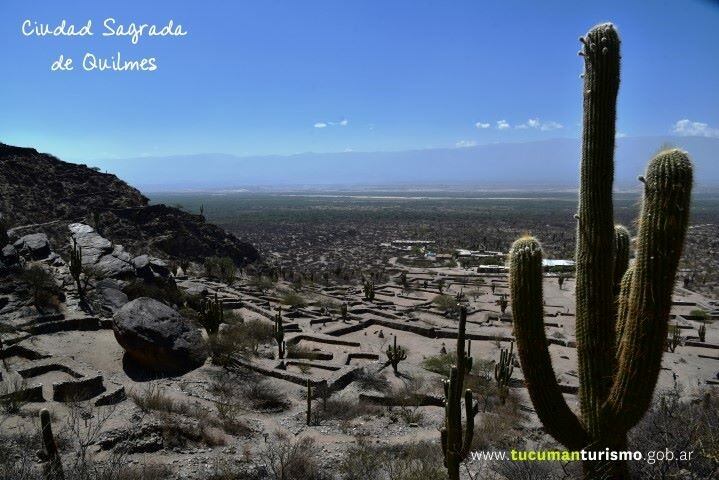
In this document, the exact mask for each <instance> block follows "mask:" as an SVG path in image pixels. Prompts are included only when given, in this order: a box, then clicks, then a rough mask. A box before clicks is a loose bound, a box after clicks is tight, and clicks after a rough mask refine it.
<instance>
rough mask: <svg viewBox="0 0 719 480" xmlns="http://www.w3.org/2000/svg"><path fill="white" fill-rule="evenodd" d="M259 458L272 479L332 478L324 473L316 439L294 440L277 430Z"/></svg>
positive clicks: (308, 479) (268, 476)
mask: <svg viewBox="0 0 719 480" xmlns="http://www.w3.org/2000/svg"><path fill="white" fill-rule="evenodd" d="M258 460H259V461H260V463H261V464H263V465H264V466H265V467H266V468H267V478H269V479H272V480H325V479H329V478H331V477H330V476H329V475H328V474H326V473H323V471H322V468H321V467H320V465H319V462H318V460H317V452H316V447H315V441H314V439H312V438H310V437H302V438H299V439H297V440H295V441H292V439H290V437H289V436H288V435H287V434H286V433H284V432H280V431H276V432H275V433H274V434H273V435H272V436H270V438H269V439H268V440H267V442H266V443H265V445H264V446H263V448H262V449H261V451H260V452H259V454H258Z"/></svg>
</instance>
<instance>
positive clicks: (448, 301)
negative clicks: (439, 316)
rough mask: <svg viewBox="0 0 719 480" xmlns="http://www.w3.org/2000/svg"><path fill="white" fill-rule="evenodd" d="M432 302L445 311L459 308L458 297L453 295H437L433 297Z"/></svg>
mask: <svg viewBox="0 0 719 480" xmlns="http://www.w3.org/2000/svg"><path fill="white" fill-rule="evenodd" d="M432 303H433V304H434V305H435V306H436V307H437V308H438V309H439V310H442V311H443V312H454V311H455V310H457V299H456V298H455V297H454V296H452V295H446V294H440V295H437V296H435V297H434V298H433V299H432Z"/></svg>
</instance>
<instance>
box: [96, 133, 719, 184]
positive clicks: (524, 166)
mask: <svg viewBox="0 0 719 480" xmlns="http://www.w3.org/2000/svg"><path fill="white" fill-rule="evenodd" d="M666 144H669V145H672V146H676V147H680V148H683V149H685V150H687V151H688V152H689V153H690V155H691V157H692V159H693V160H694V162H695V165H696V172H697V174H696V177H695V178H696V182H697V185H698V186H705V187H714V186H719V138H705V137H625V138H619V139H617V152H616V171H615V185H616V187H617V188H620V189H627V188H635V187H636V186H637V181H636V178H637V176H638V175H641V174H642V173H643V171H644V168H645V166H646V164H647V162H648V160H649V159H650V158H651V157H652V155H653V154H654V153H655V152H657V151H658V150H659V149H660V148H661V146H662V145H666ZM579 156H580V142H579V140H578V139H568V138H561V139H552V140H544V141H536V142H526V143H497V144H489V145H479V146H474V147H467V148H441V149H440V148H438V149H426V150H410V151H397V152H342V153H301V154H297V155H288V156H280V155H268V156H249V157H240V156H235V155H226V154H201V155H177V156H167V157H142V158H130V159H118V160H101V161H100V160H99V161H97V162H94V165H93V166H96V167H99V168H100V169H101V170H106V171H108V172H109V173H114V174H116V175H117V176H118V177H120V178H122V179H123V180H125V181H127V182H129V183H130V184H132V185H136V186H137V187H139V188H140V189H141V190H143V191H146V192H148V191H157V192H159V191H173V190H174V191H178V190H218V189H238V188H250V189H254V188H258V187H262V186H273V187H302V186H318V185H337V186H341V185H345V186H351V185H457V186H462V185H466V186H477V187H486V188H552V187H563V188H571V187H574V186H576V185H577V183H578V182H577V179H578V171H579Z"/></svg>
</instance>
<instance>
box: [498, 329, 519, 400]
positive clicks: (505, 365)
mask: <svg viewBox="0 0 719 480" xmlns="http://www.w3.org/2000/svg"><path fill="white" fill-rule="evenodd" d="M513 362H514V342H512V343H510V345H509V348H503V349H501V350H500V352H499V362H497V364H496V365H494V380H495V381H496V382H497V388H498V390H499V398H500V400H501V401H502V405H504V404H505V403H506V401H507V396H508V395H509V380H510V379H511V378H512V372H514V363H513Z"/></svg>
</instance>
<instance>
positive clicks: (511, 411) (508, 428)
mask: <svg viewBox="0 0 719 480" xmlns="http://www.w3.org/2000/svg"><path fill="white" fill-rule="evenodd" d="M520 406H521V405H520V402H519V399H518V398H517V396H516V394H514V393H513V391H512V390H511V389H510V391H509V395H508V396H507V401H506V403H505V404H504V405H497V406H496V408H495V409H494V410H493V411H492V412H491V413H485V414H482V415H478V416H477V417H476V418H475V424H474V438H473V439H472V450H492V449H499V450H503V449H511V448H519V447H520V446H521V445H519V444H518V442H519V440H518V439H522V438H523V437H524V434H523V433H522V426H523V423H524V422H525V420H526V419H525V417H524V416H523V415H522V412H521V410H520ZM520 443H521V442H520Z"/></svg>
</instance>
